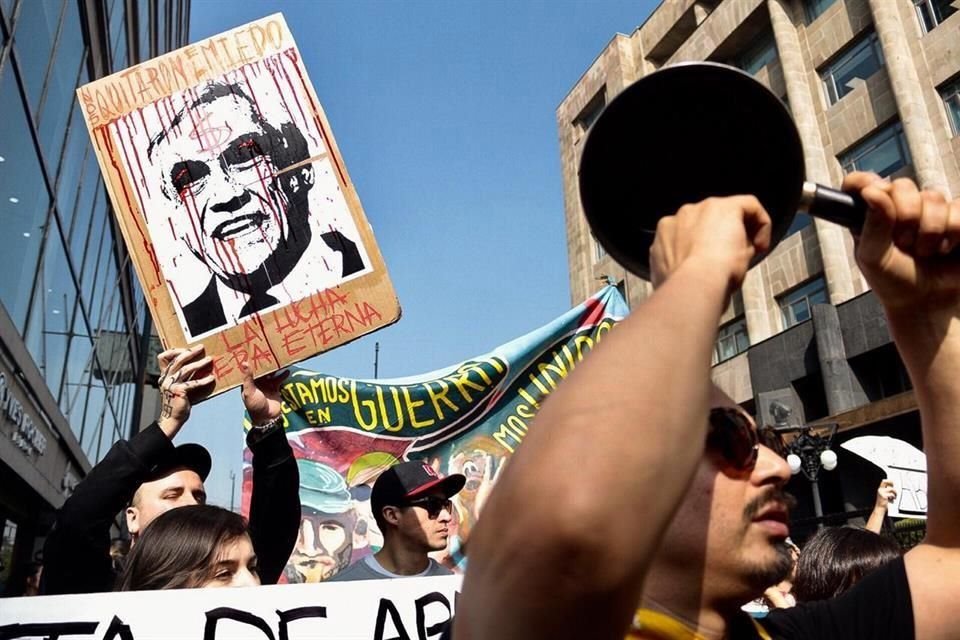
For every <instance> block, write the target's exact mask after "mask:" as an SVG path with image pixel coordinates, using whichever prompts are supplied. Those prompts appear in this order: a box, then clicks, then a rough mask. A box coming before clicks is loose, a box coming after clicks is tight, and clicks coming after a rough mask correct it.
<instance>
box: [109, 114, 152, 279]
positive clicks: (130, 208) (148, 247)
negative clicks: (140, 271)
mask: <svg viewBox="0 0 960 640" xmlns="http://www.w3.org/2000/svg"><path fill="white" fill-rule="evenodd" d="M109 126H115V125H107V126H103V127H98V128H97V129H96V130H95V131H96V133H97V134H99V136H95V138H94V139H95V140H97V148H99V149H100V150H101V152H103V153H105V155H106V157H108V158H110V165H111V166H112V167H113V170H114V173H115V174H116V175H118V176H119V177H120V180H119V182H120V187H121V189H122V190H123V198H124V200H125V201H126V203H127V211H129V212H130V213H131V214H132V215H131V216H130V217H131V218H133V223H134V225H136V227H137V233H139V234H140V239H141V241H142V243H143V249H144V252H145V253H146V254H147V256H148V257H149V258H150V263H151V265H152V266H153V271H154V274H155V275H156V278H157V282H158V283H159V282H160V263H159V262H158V261H157V253H156V251H155V250H154V248H153V245H152V244H151V243H150V241H149V240H148V239H147V234H146V232H145V231H144V230H143V226H142V225H141V224H140V218H138V217H137V215H136V214H135V212H134V210H133V206H132V203H131V202H130V192H129V191H127V185H126V183H125V182H124V180H123V174H122V173H121V172H120V166H119V165H118V164H117V161H116V156H115V155H114V148H113V142H112V141H111V140H110V132H109V131H108V127H109ZM100 140H102V141H103V146H102V147H101V146H100V142H99V141H100Z"/></svg>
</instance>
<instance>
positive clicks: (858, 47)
mask: <svg viewBox="0 0 960 640" xmlns="http://www.w3.org/2000/svg"><path fill="white" fill-rule="evenodd" d="M882 65H883V55H882V54H881V52H880V43H879V42H877V35H876V34H875V33H871V34H870V35H869V36H867V37H866V38H863V39H861V40H859V41H858V42H857V43H856V44H854V45H853V47H851V48H850V49H847V50H846V51H845V52H843V53H842V54H841V55H840V57H838V58H837V59H836V60H834V61H833V62H831V63H830V64H829V65H827V66H826V68H824V70H823V71H822V72H821V73H820V79H821V80H822V81H823V90H824V91H825V92H826V95H827V101H828V102H829V104H831V105H832V104H836V103H837V102H839V101H840V99H841V98H843V96H845V95H847V94H848V93H850V92H851V91H853V89H854V87H852V86H851V85H850V83H851V82H853V81H854V80H866V79H867V78H869V77H870V76H872V75H873V74H874V73H876V72H877V70H879V69H880V67H881V66H882Z"/></svg>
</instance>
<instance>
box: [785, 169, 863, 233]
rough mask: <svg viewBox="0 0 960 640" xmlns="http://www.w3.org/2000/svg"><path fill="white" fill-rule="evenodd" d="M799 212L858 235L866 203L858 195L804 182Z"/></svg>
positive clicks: (861, 227) (861, 226)
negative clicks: (837, 225) (842, 227)
mask: <svg viewBox="0 0 960 640" xmlns="http://www.w3.org/2000/svg"><path fill="white" fill-rule="evenodd" d="M800 210H801V211H804V212H805V213H808V214H809V215H811V216H815V217H817V218H822V219H824V220H829V221H830V222H834V223H836V224H839V225H841V226H844V227H846V228H847V229H850V231H852V232H854V233H860V231H861V230H862V229H863V222H864V220H866V216H867V203H866V202H864V201H863V198H861V197H860V196H859V195H854V194H851V193H846V192H845V191H838V190H837V189H831V188H830V187H825V186H823V185H822V184H816V183H813V182H804V183H803V191H802V193H801V196H800Z"/></svg>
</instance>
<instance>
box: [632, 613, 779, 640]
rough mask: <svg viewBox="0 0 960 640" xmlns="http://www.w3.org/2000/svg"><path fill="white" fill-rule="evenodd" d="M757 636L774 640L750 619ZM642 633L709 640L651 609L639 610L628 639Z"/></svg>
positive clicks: (670, 638)
mask: <svg viewBox="0 0 960 640" xmlns="http://www.w3.org/2000/svg"><path fill="white" fill-rule="evenodd" d="M750 622H752V623H753V627H754V629H755V630H756V632H757V635H758V636H759V637H760V639H761V640H773V639H772V638H771V637H770V634H769V633H767V631H766V629H764V628H763V627H762V626H761V625H760V623H759V622H757V621H756V620H755V619H754V618H750ZM641 633H643V634H644V635H647V636H650V635H652V636H656V637H657V638H662V639H663V640H707V639H706V638H705V637H704V636H702V635H700V634H699V633H697V632H696V631H694V630H693V629H691V628H690V627H688V626H687V625H685V624H684V623H682V622H680V621H679V620H677V619H676V618H672V617H670V616H668V615H667V614H665V613H660V612H659V611H653V610H651V609H638V610H637V612H636V613H635V614H634V616H633V624H632V625H631V626H630V631H629V632H628V633H627V638H631V637H638V636H639V635H640V634H641Z"/></svg>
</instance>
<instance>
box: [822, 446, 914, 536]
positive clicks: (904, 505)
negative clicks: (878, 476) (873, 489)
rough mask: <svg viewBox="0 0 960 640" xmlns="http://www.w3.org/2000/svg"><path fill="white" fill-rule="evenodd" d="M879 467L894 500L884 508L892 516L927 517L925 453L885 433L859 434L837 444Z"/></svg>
mask: <svg viewBox="0 0 960 640" xmlns="http://www.w3.org/2000/svg"><path fill="white" fill-rule="evenodd" d="M840 446H841V447H843V448H844V449H846V450H847V451H850V452H851V453H855V454H857V455H858V456H860V457H861V458H865V459H867V460H869V461H870V462H872V463H873V464H875V465H877V466H878V467H880V468H881V469H883V471H884V473H886V474H887V478H889V479H890V480H893V486H894V489H896V491H897V499H896V500H894V501H893V503H891V504H890V506H888V507H887V515H889V516H890V517H893V518H926V517H927V456H926V454H924V453H923V451H921V450H920V449H917V448H916V447H914V446H913V445H912V444H909V443H907V442H904V441H903V440H897V439H896V438H891V437H888V436H860V437H859V438H853V439H851V440H848V441H847V442H844V443H843V444H841V445H840Z"/></svg>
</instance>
